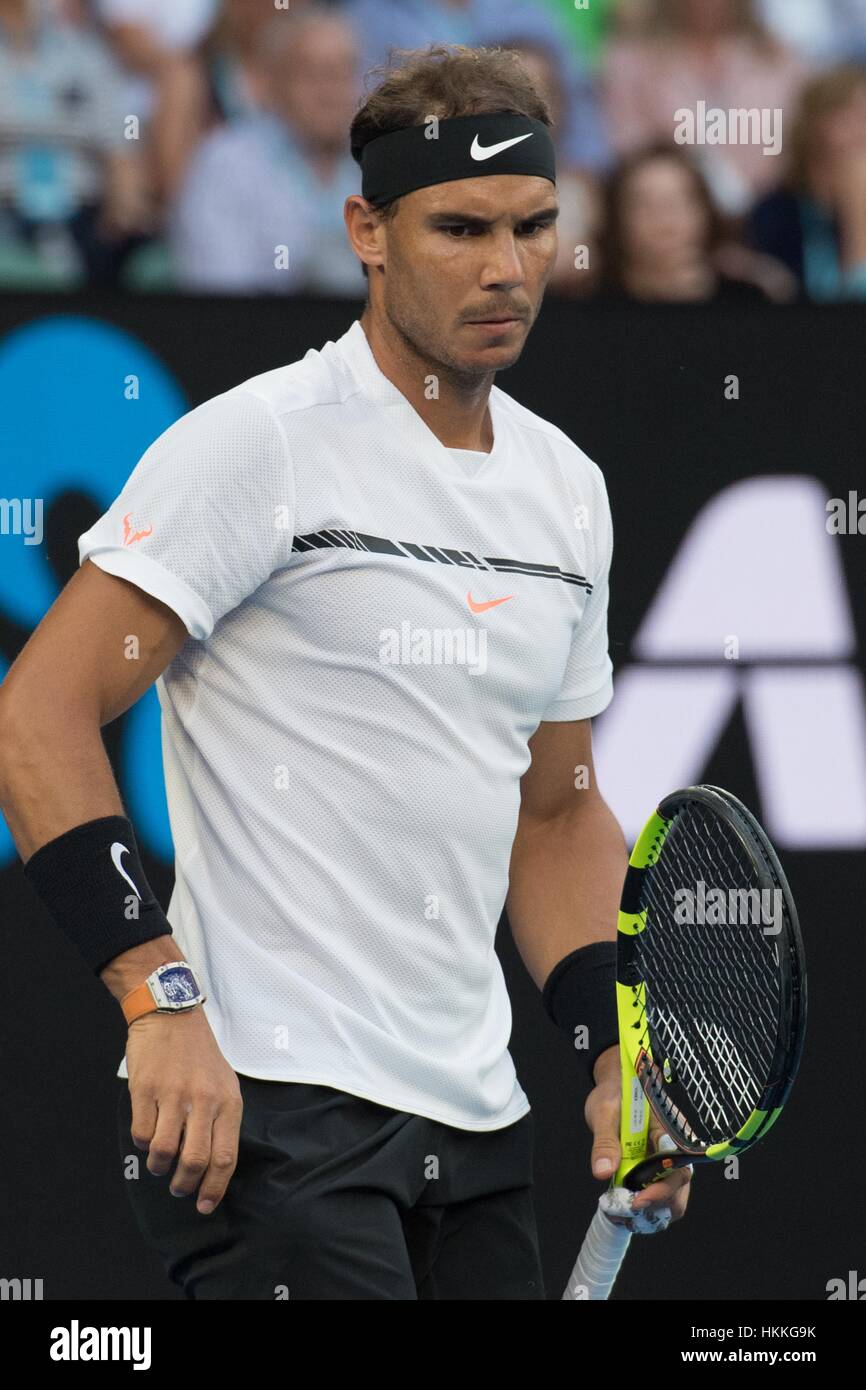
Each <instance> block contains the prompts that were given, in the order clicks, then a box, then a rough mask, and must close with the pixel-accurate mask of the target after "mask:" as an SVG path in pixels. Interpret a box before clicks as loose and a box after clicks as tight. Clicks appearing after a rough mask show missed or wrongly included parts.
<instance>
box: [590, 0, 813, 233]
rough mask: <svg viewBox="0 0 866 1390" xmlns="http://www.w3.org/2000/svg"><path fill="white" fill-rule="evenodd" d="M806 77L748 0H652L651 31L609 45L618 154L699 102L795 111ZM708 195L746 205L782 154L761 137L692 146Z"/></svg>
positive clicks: (725, 203) (773, 175)
mask: <svg viewBox="0 0 866 1390" xmlns="http://www.w3.org/2000/svg"><path fill="white" fill-rule="evenodd" d="M806 76H807V70H806V67H805V65H804V64H803V62H802V61H801V60H800V59H799V58H798V57H796V56H795V55H794V54H793V53H791V52H790V51H789V50H788V49H786V48H784V47H783V46H782V45H780V44H779V43H777V42H776V41H775V40H773V39H771V38H770V37H769V36H768V35H767V34H766V33H765V32H764V31H763V30H762V28H761V27H760V25H759V24H758V22H757V20H756V19H755V16H754V11H753V7H752V4H751V0H657V7H656V20H655V23H654V26H653V32H652V33H651V34H648V35H647V36H645V37H643V38H640V39H632V38H629V39H621V40H618V41H615V42H614V43H612V44H611V46H610V48H609V50H608V55H607V63H606V78H605V101H606V110H607V115H608V121H609V123H610V129H611V133H612V138H613V142H614V145H615V147H616V149H617V150H618V151H619V152H620V153H621V154H628V153H629V152H631V151H633V150H635V149H639V148H640V147H642V146H644V145H646V144H647V143H648V142H649V141H652V140H657V139H660V140H664V141H671V140H672V139H673V138H674V133H675V129H676V124H677V121H676V117H675V113H676V112H677V111H678V110H681V109H683V108H685V109H688V110H691V111H697V109H698V103H699V102H705V103H706V106H707V108H713V109H721V110H723V111H725V112H728V111H731V110H736V109H740V108H746V109H752V108H757V109H758V110H762V109H765V108H769V110H770V111H774V110H776V109H781V110H782V112H783V131H784V129H785V128H786V125H787V122H788V120H790V119H791V118H792V117H793V114H794V111H795V109H796V103H797V98H798V96H799V93H800V91H801V89H802V86H803V83H804V81H805V79H806ZM694 154H695V157H696V158H697V159H698V160H699V162H700V165H701V168H702V171H703V173H704V176H705V177H706V179H707V180H708V182H709V185H710V188H711V190H712V193H713V197H714V199H715V201H716V202H717V203H718V204H719V206H720V207H721V208H722V210H723V211H724V212H726V213H728V214H731V215H738V214H743V213H745V212H746V211H747V210H748V208H749V207H751V205H752V203H753V202H754V201H755V199H756V198H757V197H759V196H760V195H761V194H762V193H764V192H766V191H768V189H769V188H771V187H773V186H774V185H776V184H777V183H778V182H779V179H780V177H781V172H782V171H781V170H780V167H779V157H778V156H776V157H773V156H770V155H765V154H764V150H763V148H762V146H761V145H760V144H757V143H755V144H714V145H710V144H707V145H705V146H701V147H697V146H696V147H695V149H694Z"/></svg>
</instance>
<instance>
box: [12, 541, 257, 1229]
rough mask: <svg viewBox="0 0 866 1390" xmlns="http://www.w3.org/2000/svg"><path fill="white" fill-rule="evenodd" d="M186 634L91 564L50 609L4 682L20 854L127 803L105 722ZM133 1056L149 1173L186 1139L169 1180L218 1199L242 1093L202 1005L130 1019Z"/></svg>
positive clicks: (155, 955)
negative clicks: (104, 736) (108, 748)
mask: <svg viewBox="0 0 866 1390" xmlns="http://www.w3.org/2000/svg"><path fill="white" fill-rule="evenodd" d="M187 636H188V633H187V630H186V627H185V626H184V623H183V622H182V621H181V619H180V618H179V617H178V616H177V614H175V613H174V612H173V611H172V610H171V609H170V608H168V607H167V606H166V605H165V604H163V603H161V602H160V601H159V600H157V599H154V598H151V597H150V595H148V594H146V593H144V591H143V590H141V589H139V588H138V587H137V586H136V585H134V584H131V583H128V582H127V581H126V580H124V579H119V578H116V577H115V576H113V575H110V574H107V573H105V572H104V571H103V570H101V569H100V568H99V567H98V566H97V565H94V564H93V563H92V562H90V561H85V562H84V564H83V565H82V566H81V568H80V569H79V570H78V571H77V572H76V573H75V575H74V576H73V578H72V579H71V580H70V581H69V583H68V584H67V586H66V587H65V589H64V590H63V592H62V593H61V594H60V596H59V597H58V599H57V601H56V602H55V603H54V604H53V606H52V607H51V608H50V609H49V611H48V612H47V613H46V615H45V617H44V618H43V619H42V621H41V623H40V624H39V626H38V627H37V629H36V631H35V632H34V633H33V634H32V636H31V637H30V639H29V641H28V642H27V643H26V645H25V647H24V648H23V650H22V652H21V653H20V655H19V656H18V658H17V659H16V661H15V662H14V664H13V666H12V667H11V669H10V671H9V672H8V674H7V676H6V679H5V680H4V681H3V683H2V686H0V808H2V811H3V815H4V817H5V819H6V822H7V824H8V826H9V829H10V831H11V833H12V837H13V839H14V841H15V844H16V847H17V849H18V852H19V854H20V855H21V858H22V860H23V861H24V862H25V863H26V862H27V861H28V860H29V859H30V858H31V857H32V856H33V855H34V854H35V853H36V851H37V850H39V849H41V848H42V847H43V846H44V845H46V844H49V843H50V842H51V841H53V840H55V839H56V838H57V837H58V836H61V835H64V834H65V833H66V832H67V831H69V830H72V829H73V828H74V827H76V826H79V825H84V824H85V823H87V822H90V821H93V820H96V819H97V818H99V817H103V816H123V815H124V814H125V813H124V809H123V804H122V801H121V797H120V793H119V790H118V787H117V783H116V781H115V778H114V774H113V772H112V769H111V764H110V762H109V760H108V755H107V753H106V751H105V746H104V744H103V741H102V734H101V730H102V728H103V726H104V725H106V724H109V723H111V722H112V720H114V719H117V718H118V717H119V716H120V715H121V714H123V713H124V712H125V711H126V710H127V709H129V708H130V706H131V705H133V704H135V702H136V701H137V700H138V699H140V697H141V696H142V695H143V694H144V693H145V691H147V690H148V689H149V687H150V686H151V685H152V684H153V682H154V681H155V680H156V679H157V677H158V676H160V675H161V674H162V672H163V671H164V670H165V668H166V666H167V665H168V664H169V662H170V661H171V660H172V659H173V657H174V656H175V655H176V654H177V652H178V651H179V650H180V648H181V646H182V645H183V643H184V641H185V640H186V638H187ZM179 959H182V953H181V952H180V950H179V948H178V946H177V945H176V943H175V942H174V940H173V938H172V936H171V935H170V934H165V935H161V936H158V937H156V938H154V939H152V940H150V941H146V942H144V943H143V944H140V945H136V946H135V947H133V948H132V949H131V950H127V951H124V952H123V953H121V954H119V955H118V956H116V957H115V958H114V959H113V960H111V961H109V962H108V964H107V965H106V966H105V967H104V968H103V969H102V970H101V971H100V978H101V979H102V980H103V982H104V983H105V985H106V986H107V987H108V988H109V989H110V990H111V992H112V994H113V995H114V996H115V998H117V999H118V1000H119V999H121V998H122V997H123V995H124V994H127V993H128V992H129V991H130V990H131V989H133V988H135V987H136V986H137V985H140V984H141V983H142V982H143V981H144V980H145V979H146V978H147V976H148V975H149V974H150V973H151V971H152V970H154V969H155V968H156V966H158V965H161V964H162V963H163V962H165V961H169V960H179ZM127 1061H128V1064H129V1078H130V1091H131V1095H132V1102H133V1134H134V1136H135V1138H136V1139H137V1140H139V1141H142V1142H143V1144H146V1145H149V1146H150V1159H149V1161H148V1167H149V1169H150V1171H151V1172H167V1171H168V1168H169V1167H170V1166H171V1161H172V1160H173V1158H174V1156H175V1154H176V1153H177V1152H178V1151H179V1150H180V1148H181V1144H182V1152H181V1155H180V1162H179V1164H178V1171H177V1174H176V1175H175V1178H174V1180H173V1183H172V1190H173V1191H174V1192H176V1193H177V1194H178V1195H180V1194H182V1193H186V1192H191V1191H192V1190H193V1189H194V1187H196V1186H197V1185H198V1182H199V1180H200V1179H201V1178H202V1174H204V1181H202V1183H201V1191H200V1194H199V1206H200V1209H201V1207H202V1203H203V1201H205V1200H207V1199H210V1200H211V1201H212V1202H213V1204H214V1205H216V1203H217V1202H218V1201H219V1200H220V1198H221V1197H222V1195H223V1193H224V1191H225V1187H226V1185H227V1183H228V1180H229V1177H230V1175H231V1172H232V1171H233V1169H234V1161H236V1144H237V1129H238V1126H239V1116H240V1091H239V1086H238V1082H237V1077H236V1076H235V1074H234V1072H233V1071H232V1070H231V1068H230V1067H229V1065H228V1063H227V1062H226V1060H225V1058H223V1057H222V1054H221V1053H220V1052H219V1049H218V1047H217V1044H216V1040H215V1039H214V1037H213V1034H212V1033H211V1031H210V1028H209V1025H208V1023H207V1019H206V1018H205V1016H204V1013H203V1011H202V1009H201V1007H198V1008H195V1009H193V1010H191V1011H190V1012H189V1014H187V1015H176V1016H171V1015H161V1014H148V1015H145V1016H143V1017H142V1018H140V1019H138V1020H136V1021H135V1022H134V1023H133V1024H132V1025H131V1027H130V1031H129V1039H128V1045H127ZM182 1134H183V1137H182ZM233 1153H234V1159H233V1158H232V1155H233Z"/></svg>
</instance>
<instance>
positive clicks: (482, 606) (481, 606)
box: [466, 589, 514, 613]
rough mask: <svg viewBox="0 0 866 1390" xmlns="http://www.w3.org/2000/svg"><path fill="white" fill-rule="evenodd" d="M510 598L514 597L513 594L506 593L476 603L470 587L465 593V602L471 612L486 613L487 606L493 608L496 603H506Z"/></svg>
mask: <svg viewBox="0 0 866 1390" xmlns="http://www.w3.org/2000/svg"><path fill="white" fill-rule="evenodd" d="M510 598H514V595H513V594H506V595H505V597H504V598H491V599H488V601H487V602H486V603H476V602H475V600H474V598H473V597H472V591H471V589H470V590H469V592H468V593H467V595H466V602H467V603H468V604H469V607H470V608H471V609H472V612H473V613H486V612H487V609H488V608H495V607H496V605H497V604H498V603H507V602H508V600H509V599H510Z"/></svg>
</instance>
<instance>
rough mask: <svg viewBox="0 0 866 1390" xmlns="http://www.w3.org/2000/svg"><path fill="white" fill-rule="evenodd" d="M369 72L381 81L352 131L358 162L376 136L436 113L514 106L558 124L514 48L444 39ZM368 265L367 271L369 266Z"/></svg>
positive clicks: (388, 212)
mask: <svg viewBox="0 0 866 1390" xmlns="http://www.w3.org/2000/svg"><path fill="white" fill-rule="evenodd" d="M368 76H369V77H372V78H374V79H376V86H375V87H374V88H373V90H372V91H371V92H368V93H367V95H366V96H365V97H364V100H363V103H362V105H361V106H360V107H359V108H358V110H357V112H356V113H355V116H354V118H353V120H352V125H351V127H350V131H349V145H350V148H351V151H352V158H353V159H354V160H355V161H356V163H358V164H360V163H361V156H362V154H363V151H364V146H365V145H368V144H369V143H370V141H371V140H375V139H376V138H377V136H379V135H389V134H390V133H391V132H392V131H394V130H406V129H408V128H409V127H410V126H416V125H423V124H424V123H425V121H426V120H427V119H428V118H429V117H430V116H436V117H438V119H439V120H449V119H451V118H452V117H454V116H482V115H498V114H499V113H501V112H505V111H511V112H514V113H516V114H517V115H519V116H529V117H531V118H532V119H533V120H536V121H541V122H543V124H544V125H546V126H551V125H552V124H553V122H552V118H551V114H550V108H549V106H548V104H547V102H546V101H545V99H544V97H543V96H542V95H541V93H540V92H539V91H538V89H537V88H536V87H535V86H534V84H533V82H532V79H531V78H530V76H529V74H528V72H527V71H526V69H525V68H524V66H523V64H522V62H521V60H520V55H519V53H516V52H515V51H514V50H512V49H509V48H469V47H467V45H465V44H443V43H431V44H429V45H428V46H427V47H426V48H403V49H400V48H392V49H390V50H389V53H388V58H387V61H386V62H384V63H381V64H380V65H379V66H378V67H375V68H371V70H370V73H369V74H368ZM399 203H400V199H399V198H392V199H391V201H390V202H388V203H381V204H379V205H378V206H379V209H380V210H381V213H382V216H383V217H384V218H386V219H388V218H391V217H393V216H394V213H395V212H396V211H397V208H398V206H399ZM362 268H363V271H364V275H365V276H366V275H367V267H366V266H363V267H362Z"/></svg>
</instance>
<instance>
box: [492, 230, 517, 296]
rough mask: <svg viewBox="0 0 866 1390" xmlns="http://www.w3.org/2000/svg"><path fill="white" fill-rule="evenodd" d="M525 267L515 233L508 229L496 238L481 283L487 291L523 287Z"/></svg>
mask: <svg viewBox="0 0 866 1390" xmlns="http://www.w3.org/2000/svg"><path fill="white" fill-rule="evenodd" d="M523 280H524V275H523V265H522V263H521V260H520V256H519V255H518V251H517V242H516V241H515V238H514V234H513V232H511V231H509V230H508V229H507V228H506V229H504V230H503V231H502V233H501V234H500V235H499V236H497V237H496V238H494V241H493V245H492V247H491V249H490V254H489V255H488V257H487V261H486V263H485V266H484V270H483V272H482V276H481V283H482V285H483V286H484V287H485V289H494V288H495V289H503V290H511V289H515V288H516V286H518V285H522V284H523Z"/></svg>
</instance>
